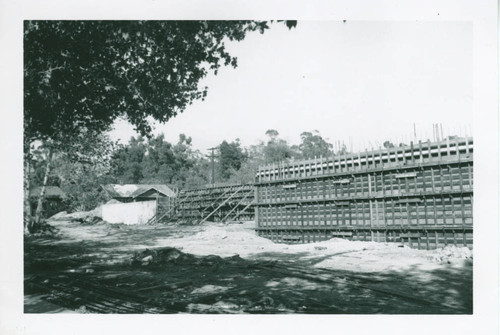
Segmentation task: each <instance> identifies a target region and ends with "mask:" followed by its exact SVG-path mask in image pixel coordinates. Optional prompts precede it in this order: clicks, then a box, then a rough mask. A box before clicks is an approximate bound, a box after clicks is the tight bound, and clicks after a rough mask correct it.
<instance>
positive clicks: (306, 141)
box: [299, 130, 333, 158]
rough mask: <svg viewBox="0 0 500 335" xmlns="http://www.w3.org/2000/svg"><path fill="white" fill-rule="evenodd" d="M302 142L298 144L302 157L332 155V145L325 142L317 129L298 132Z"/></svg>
mask: <svg viewBox="0 0 500 335" xmlns="http://www.w3.org/2000/svg"><path fill="white" fill-rule="evenodd" d="M300 138H301V140H302V143H301V144H300V145H299V150H300V154H301V156H302V157H303V158H312V157H327V156H331V155H332V148H333V145H332V144H330V143H328V142H326V141H325V140H324V139H323V137H321V135H320V134H319V132H318V131H317V130H315V131H313V132H309V131H305V132H303V133H302V134H300Z"/></svg>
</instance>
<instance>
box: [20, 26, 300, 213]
mask: <svg viewBox="0 0 500 335" xmlns="http://www.w3.org/2000/svg"><path fill="white" fill-rule="evenodd" d="M285 23H286V25H287V26H288V27H289V28H291V27H293V26H295V24H296V22H293V21H287V22H285ZM267 28H268V25H267V23H266V22H253V21H168V22H167V21H25V24H24V154H25V166H24V173H25V179H24V180H25V183H24V188H25V223H26V222H29V221H31V212H30V210H29V207H26V203H27V202H28V199H27V197H28V193H29V191H28V190H29V173H30V148H31V145H32V143H33V142H34V141H37V140H40V141H43V142H44V143H45V144H46V146H47V148H49V155H48V158H51V157H52V154H53V152H54V151H58V150H66V148H67V147H68V144H70V143H72V142H73V141H74V138H75V136H78V134H80V133H82V132H91V133H99V132H103V131H105V130H109V129H110V127H111V125H112V124H113V122H114V120H115V119H116V118H117V117H119V116H125V117H126V118H127V119H128V121H130V123H131V124H133V125H134V126H135V129H136V130H137V131H139V132H140V133H141V134H142V135H149V134H150V132H151V126H150V124H149V119H148V118H152V119H155V120H157V121H159V122H166V121H168V120H169V119H170V118H171V117H173V116H175V115H177V114H178V113H180V112H182V111H183V110H184V109H185V108H186V106H188V105H189V104H191V103H192V102H193V101H194V100H197V99H203V98H204V97H205V96H206V94H207V88H206V87H204V88H200V87H199V85H198V83H199V81H200V79H202V78H203V77H205V76H206V75H207V73H208V72H209V71H213V72H214V73H215V74H217V71H218V69H219V68H220V67H221V66H222V65H232V66H233V67H236V65H237V60H236V58H235V57H232V56H231V55H229V54H228V53H227V52H226V51H225V41H226V40H227V39H228V40H231V41H234V40H235V41H240V40H242V39H243V38H244V37H245V35H246V33H248V32H250V31H255V30H259V31H260V32H261V33H263V32H264V31H265V30H266V29H267ZM50 165H51V159H48V160H47V165H46V174H47V175H49V174H50ZM45 184H46V183H44V185H45ZM43 195H44V188H42V192H41V195H40V199H41V200H40V203H39V207H41V206H42V201H43ZM37 211H38V210H37Z"/></svg>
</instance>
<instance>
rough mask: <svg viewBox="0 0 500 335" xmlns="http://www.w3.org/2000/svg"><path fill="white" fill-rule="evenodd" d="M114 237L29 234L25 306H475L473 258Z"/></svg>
mask: <svg viewBox="0 0 500 335" xmlns="http://www.w3.org/2000/svg"><path fill="white" fill-rule="evenodd" d="M125 235H126V234H125ZM125 235H124V236H125ZM118 236H119V234H118ZM119 245H120V239H119V238H116V239H113V241H108V242H99V241H98V240H93V241H85V242H83V241H65V240H59V239H58V238H57V236H56V237H43V238H41V237H29V238H26V239H25V244H24V251H25V281H24V289H25V313H43V312H58V311H61V308H62V309H64V310H67V311H77V312H81V313H86V312H89V313H259V314H264V313H312V314H325V313H328V314H339V313H342V314H374V313H384V314H470V313H472V266H469V267H460V268H457V267H452V266H449V267H445V268H440V269H438V270H429V271H427V272H426V273H422V271H421V270H419V269H416V268H409V269H408V270H405V271H402V272H395V271H391V272H384V273H382V272H372V273H354V272H349V271H339V270H328V269H320V268H316V267H314V264H318V263H319V262H321V261H322V260H324V259H325V258H329V257H335V255H329V256H322V257H308V255H307V253H302V254H282V253H263V254H260V255H259V258H256V257H253V258H251V259H242V258H240V257H239V256H234V257H228V258H221V257H218V256H194V255H190V254H186V253H183V252H182V251H180V250H178V249H174V248H159V249H148V248H147V246H145V247H143V248H140V249H139V251H135V252H133V251H130V250H123V251H121V252H118V251H116V250H117V247H119ZM118 249H119V248H118ZM117 260H118V261H117ZM43 302H45V304H44V303H43Z"/></svg>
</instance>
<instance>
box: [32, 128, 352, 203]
mask: <svg viewBox="0 0 500 335" xmlns="http://www.w3.org/2000/svg"><path fill="white" fill-rule="evenodd" d="M265 135H266V140H265V141H260V142H259V143H258V144H256V145H251V146H249V147H243V146H242V145H241V143H240V141H239V139H235V140H233V141H227V140H224V141H222V142H221V143H220V144H219V145H218V146H217V147H216V149H215V152H214V159H213V163H212V159H211V156H210V155H209V154H208V153H207V152H204V153H202V152H200V151H199V150H195V149H194V148H193V146H192V139H191V137H189V136H187V135H185V134H181V135H180V136H179V139H178V141H177V143H170V142H168V141H166V140H165V137H164V135H163V134H161V135H158V136H156V137H151V138H149V139H148V138H146V137H143V136H140V135H139V136H137V137H132V138H130V140H129V142H128V143H127V144H125V145H124V144H117V143H113V142H112V141H111V140H110V139H109V138H108V137H106V136H104V135H100V136H98V137H97V138H95V137H92V138H89V139H85V140H84V139H82V140H81V141H80V143H81V146H82V147H81V148H80V149H79V151H78V152H79V157H78V159H76V158H75V157H72V156H69V155H66V154H61V153H58V154H56V155H53V156H52V158H51V162H52V169H51V171H50V173H49V174H48V176H47V181H46V184H47V185H52V186H59V187H61V189H62V190H63V191H65V192H66V194H67V195H68V197H67V199H66V202H65V206H67V207H68V209H70V210H89V209H92V208H94V207H96V206H97V205H99V204H100V203H102V202H103V201H104V198H103V197H102V192H101V190H100V185H101V184H108V183H117V184H167V185H169V186H170V187H172V188H173V189H189V188H197V187H203V186H206V185H208V184H210V183H211V182H212V171H213V173H214V176H213V177H214V182H215V183H227V182H229V183H252V182H253V181H254V178H255V172H256V171H257V168H258V166H259V165H263V164H269V163H276V162H280V161H289V160H292V159H303V158H311V157H319V156H328V155H332V154H333V151H332V144H330V143H328V141H327V140H326V139H324V138H323V137H322V136H321V135H320V134H319V132H317V131H312V132H303V133H302V134H301V142H300V144H299V145H291V144H290V143H288V141H286V140H285V139H282V138H280V136H279V133H278V131H277V130H274V129H271V130H268V131H267V132H266V134H265ZM86 142H89V143H88V144H87V145H86V144H85V143H86ZM344 150H345V147H344ZM48 155H49V150H48V149H47V148H45V147H44V146H43V145H42V146H40V147H38V148H37V149H36V150H34V151H33V163H32V168H33V171H32V173H31V174H30V176H31V180H30V185H31V187H36V186H41V185H43V181H44V179H45V172H46V163H47V160H48ZM212 164H213V169H212Z"/></svg>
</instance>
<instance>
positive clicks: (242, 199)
mask: <svg viewBox="0 0 500 335" xmlns="http://www.w3.org/2000/svg"><path fill="white" fill-rule="evenodd" d="M254 194H255V189H254V186H253V184H243V185H242V184H216V185H210V186H207V187H204V188H198V189H192V190H181V191H180V192H179V194H178V197H177V201H176V203H175V205H174V206H173V208H172V209H171V210H170V211H169V212H166V213H163V214H162V216H161V217H159V218H161V219H162V220H164V221H177V222H186V223H193V224H194V223H196V224H201V223H204V222H206V221H215V222H231V221H248V220H253V218H254V209H253V204H254Z"/></svg>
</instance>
